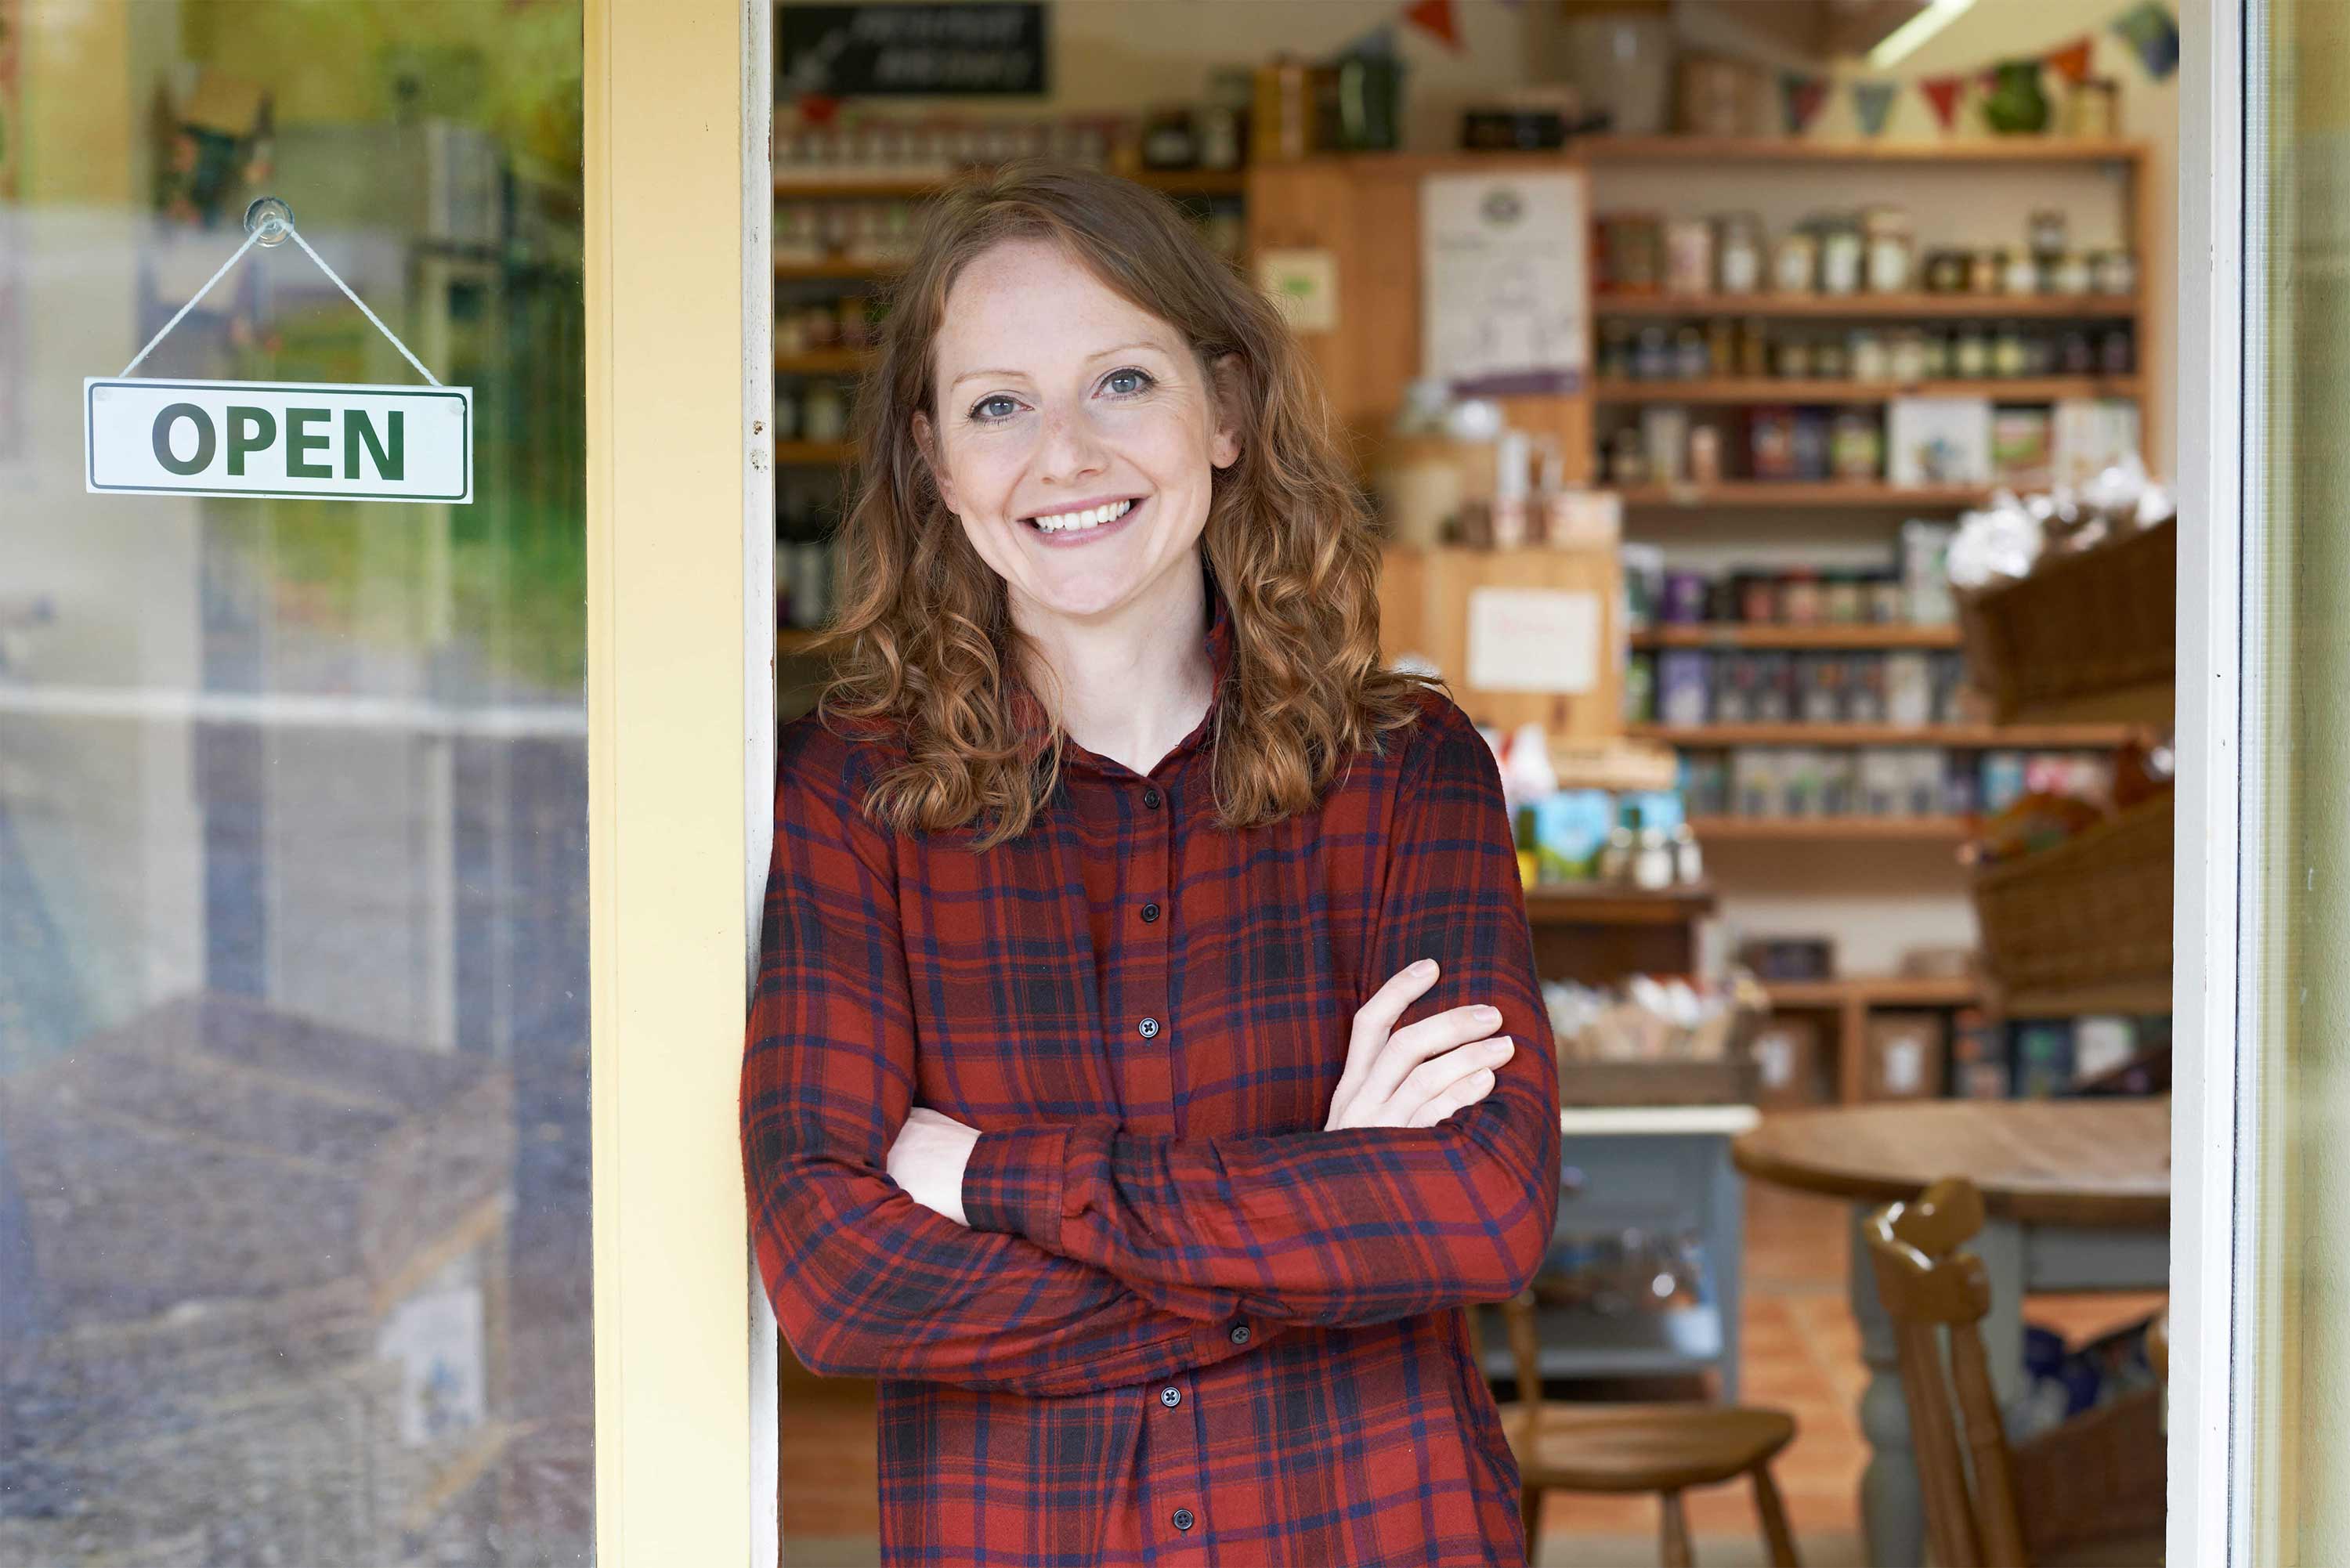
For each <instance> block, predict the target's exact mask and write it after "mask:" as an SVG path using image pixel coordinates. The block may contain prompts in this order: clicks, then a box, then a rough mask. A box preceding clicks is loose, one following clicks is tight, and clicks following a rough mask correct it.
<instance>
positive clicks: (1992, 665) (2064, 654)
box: [1959, 523, 2178, 723]
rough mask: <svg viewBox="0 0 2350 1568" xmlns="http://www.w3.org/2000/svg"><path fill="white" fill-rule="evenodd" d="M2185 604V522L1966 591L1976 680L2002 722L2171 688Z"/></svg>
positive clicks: (1962, 612) (1962, 603)
mask: <svg viewBox="0 0 2350 1568" xmlns="http://www.w3.org/2000/svg"><path fill="white" fill-rule="evenodd" d="M2177 612H2178V524H2176V523H2163V524H2157V525H2156V526H2154V527H2152V528H2144V529H2140V530H2138V531H2137V532H2136V533H2134V534H2130V535H2126V536H2125V537H2123V538H2120V539H2116V540H2114V541H2113V542H2111V543H2109V544H2105V545H2098V546H2096V547H2095V548H2094V549H2089V550H2084V551H2082V552H2081V553H2080V554H2079V555H2077V556H2058V557H2055V558H2054V559H2051V560H2049V561H2047V562H2046V564H2044V565H2043V566H2041V568H2040V569H2039V570H2038V571H2035V572H2034V573H2033V574H2032V576H2028V577H2025V578H2023V579H2022V580H2021V581H2019V582H2014V583H2010V584H2006V585H2004V586H2002V587H1996V588H1989V589H1984V590H1982V591H1981V592H1977V593H1961V594H1960V595H1959V625H1960V629H1961V631H1962V632H1963V634H1964V636H1965V638H1966V649H1967V671H1968V674H1969V677H1970V679H1971V680H1972V681H1973V682H1974V684H1975V686H1976V687H1977V688H1978V689H1979V690H1981V691H1982V692H1983V694H1984V695H1985V696H1986V697H1987V698H1988V699H1989V700H1990V701H1991V710H1992V715H1993V717H1994V718H1996V719H1997V720H1998V721H1999V722H2002V723H2012V722H2015V721H2016V720H2017V719H2019V718H2022V717H2026V716H2031V715H2034V714H2038V715H2040V716H2054V715H2052V714H2051V713H2050V710H2052V709H2059V708H2062V707H2064V705H2067V704H2073V703H2078V702H2081V701H2084V700H2091V699H2097V698H2101V697H2105V696H2106V695H2108V694H2111V693H2115V692H2147V691H2151V690H2152V689H2158V688H2161V687H2167V686H2168V685H2169V683H2170V682H2171V680H2173V678H2174V673H2175V670H2176V666H2177V664H2178V631H2177V628H2176V625H2175V621H2176V618H2177ZM2157 701H2160V699H2159V697H2158V698H2157ZM2163 705H2164V706H2165V707H2167V702H2166V703H2164V704H2163Z"/></svg>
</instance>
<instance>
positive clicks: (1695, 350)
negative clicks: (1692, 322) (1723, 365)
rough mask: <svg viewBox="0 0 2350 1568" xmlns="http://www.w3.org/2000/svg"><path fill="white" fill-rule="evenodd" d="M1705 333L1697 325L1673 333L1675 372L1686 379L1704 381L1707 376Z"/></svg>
mask: <svg viewBox="0 0 2350 1568" xmlns="http://www.w3.org/2000/svg"><path fill="white" fill-rule="evenodd" d="M1705 356H1706V349H1705V334H1704V333H1703V332H1702V331H1700V329H1698V328H1697V327H1682V328H1681V329H1680V330H1679V331H1678V332H1676V333H1674V334H1673V374H1674V375H1676V376H1679V378H1680V379H1682V380H1684V381H1702V380H1703V379H1705V376H1706V357H1705Z"/></svg>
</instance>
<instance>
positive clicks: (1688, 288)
mask: <svg viewBox="0 0 2350 1568" xmlns="http://www.w3.org/2000/svg"><path fill="white" fill-rule="evenodd" d="M1665 292H1666V293H1667V294H1673V295H1690V296H1693V295H1701V294H1711V293H1712V292H1713V225H1712V224H1711V223H1708V222H1707V221H1706V220H1705V219H1703V218H1674V219H1671V220H1670V221H1669V222H1668V223H1666V224H1665Z"/></svg>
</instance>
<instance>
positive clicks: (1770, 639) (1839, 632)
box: [1632, 622, 1959, 651]
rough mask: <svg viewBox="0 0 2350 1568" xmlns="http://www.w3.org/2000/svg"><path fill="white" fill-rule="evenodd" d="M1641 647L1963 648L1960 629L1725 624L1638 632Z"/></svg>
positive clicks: (1636, 643) (1635, 635)
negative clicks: (1961, 646) (1960, 641)
mask: <svg viewBox="0 0 2350 1568" xmlns="http://www.w3.org/2000/svg"><path fill="white" fill-rule="evenodd" d="M1632 646H1633V647H1634V648H1636V649H1660V648H1721V649H1814V650H1819V651H1841V650H1847V649H1874V648H1882V649H1950V648H1956V647H1958V646H1959V628H1957V627H1955V626H1909V625H1901V624H1898V623H1889V622H1888V623H1878V624H1875V625H1845V624H1840V623H1829V624H1821V625H1814V626H1781V625H1743V624H1737V623H1731V624H1724V625H1703V624H1700V625H1694V626H1659V627H1652V628H1649V629H1648V630H1647V631H1636V632H1634V633H1633V634H1632Z"/></svg>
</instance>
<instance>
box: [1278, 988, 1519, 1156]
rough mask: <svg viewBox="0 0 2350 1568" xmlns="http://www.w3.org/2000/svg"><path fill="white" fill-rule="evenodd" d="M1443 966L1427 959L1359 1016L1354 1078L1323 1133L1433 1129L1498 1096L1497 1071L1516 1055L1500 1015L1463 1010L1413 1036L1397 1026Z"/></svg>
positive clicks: (1350, 1065)
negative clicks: (1495, 1091)
mask: <svg viewBox="0 0 2350 1568" xmlns="http://www.w3.org/2000/svg"><path fill="white" fill-rule="evenodd" d="M1436 972H1437V971H1436V961H1435V960H1434V959H1422V960H1420V961H1419V962H1418V963H1416V964H1413V965H1412V966H1411V967H1410V968H1409V969H1407V970H1405V971H1403V972H1402V973H1400V974H1399V975H1397V976H1396V977H1395V978H1394V979H1393V980H1390V981H1388V982H1387V983H1386V984H1385V985H1383V986H1381V987H1379V989H1378V991H1376V992H1373V993H1372V995H1371V999H1370V1000H1369V1001H1368V1002H1365V1003H1363V1005H1362V1006H1361V1008H1359V1009H1358V1010H1357V1012H1356V1013H1355V1033H1354V1038H1353V1040H1352V1041H1351V1042H1350V1043H1349V1044H1348V1045H1347V1070H1346V1072H1345V1073H1344V1074H1342V1075H1340V1076H1339V1079H1338V1087H1337V1091H1336V1093H1335V1094H1333V1095H1332V1096H1331V1097H1330V1119H1329V1121H1328V1122H1326V1123H1325V1124H1324V1128H1323V1130H1325V1131H1331V1130H1334V1129H1336V1128H1338V1127H1433V1126H1435V1125H1436V1124H1437V1123H1438V1122H1440V1121H1442V1120H1443V1119H1444V1118H1445V1117H1447V1116H1451V1114H1452V1113H1453V1112H1455V1111H1457V1110H1461V1109H1464V1108H1465V1107H1467V1106H1473V1105H1475V1104H1476V1103H1477V1102H1478V1101H1479V1100H1482V1099H1483V1098H1484V1097H1485V1096H1487V1095H1489V1094H1491V1093H1492V1092H1493V1069H1494V1068H1496V1067H1499V1066H1500V1065H1501V1064H1503V1063H1504V1062H1506V1061H1508V1060H1509V1059H1510V1055H1511V1053H1512V1052H1513V1051H1514V1050H1516V1048H1517V1047H1516V1045H1515V1044H1514V1043H1513V1041H1512V1040H1511V1039H1510V1037H1509V1036H1508V1035H1506V1034H1500V1035H1497V1034H1495V1033H1493V1031H1494V1030H1496V1029H1498V1028H1500V1027H1501V1023H1502V1015H1501V1013H1500V1012H1496V1011H1495V1010H1494V1009H1492V1008H1490V1007H1456V1008H1453V1009H1452V1010H1451V1012H1440V1013H1438V1014H1436V1016H1434V1017H1433V1018H1423V1019H1421V1020H1420V1021H1419V1023H1415V1024H1412V1025H1411V1026H1410V1027H1409V1028H1407V1029H1397V1028H1396V1026H1395V1024H1396V1020H1397V1019H1399V1018H1401V1017H1402V1016H1403V1010H1404V1009H1405V1008H1407V1007H1409V1006H1410V1005H1411V1003H1412V1001H1413V999H1414V998H1416V997H1419V996H1421V995H1424V994H1425V993H1426V992H1427V991H1428V988H1429V987H1430V986H1431V985H1434V984H1435V983H1436Z"/></svg>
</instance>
